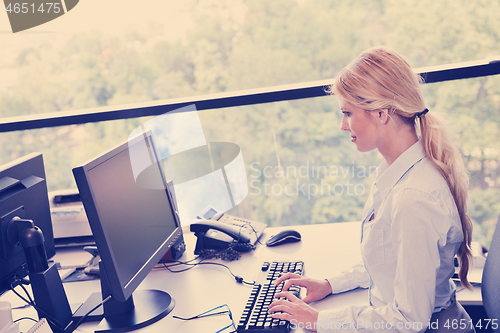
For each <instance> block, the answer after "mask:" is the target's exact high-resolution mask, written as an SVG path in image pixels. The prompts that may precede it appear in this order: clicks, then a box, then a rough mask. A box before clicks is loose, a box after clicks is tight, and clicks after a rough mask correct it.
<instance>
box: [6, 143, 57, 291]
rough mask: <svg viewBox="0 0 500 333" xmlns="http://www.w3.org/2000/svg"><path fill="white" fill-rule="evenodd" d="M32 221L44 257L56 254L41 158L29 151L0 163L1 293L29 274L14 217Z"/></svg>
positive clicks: (38, 154) (39, 155) (40, 155)
mask: <svg viewBox="0 0 500 333" xmlns="http://www.w3.org/2000/svg"><path fill="white" fill-rule="evenodd" d="M16 216H17V217H19V218H21V219H28V220H32V221H33V223H34V224H35V225H36V226H38V227H39V228H40V229H41V230H42V232H43V236H44V239H45V242H44V247H45V252H46V253H47V257H48V258H51V257H53V256H54V254H55V245H54V237H53V231H52V222H51V215H50V208H49V198H48V192H47V183H46V179H45V169H44V164H43V157H42V154H40V153H32V154H30V155H27V156H25V157H22V158H19V159H17V160H15V161H13V162H11V163H8V164H5V165H3V166H0V221H1V227H0V295H1V294H3V293H4V292H5V291H7V290H9V289H10V288H11V285H12V284H13V283H14V284H15V283H16V282H17V281H19V280H20V279H22V278H24V277H25V276H27V275H28V273H29V272H28V264H27V262H26V256H25V253H24V249H23V247H22V246H21V245H20V242H19V233H18V229H17V226H16V224H15V223H14V222H13V218H14V217H16Z"/></svg>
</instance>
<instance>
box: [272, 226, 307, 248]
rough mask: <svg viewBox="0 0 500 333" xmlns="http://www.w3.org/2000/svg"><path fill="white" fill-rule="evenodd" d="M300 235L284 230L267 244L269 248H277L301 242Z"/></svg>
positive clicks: (293, 231)
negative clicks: (277, 246)
mask: <svg viewBox="0 0 500 333" xmlns="http://www.w3.org/2000/svg"><path fill="white" fill-rule="evenodd" d="M300 239H301V237H300V234H299V233H298V232H297V231H295V230H283V231H281V232H279V233H277V234H276V235H274V236H271V238H269V239H268V240H267V242H266V245H267V246H276V245H281V244H286V243H293V242H298V241H300Z"/></svg>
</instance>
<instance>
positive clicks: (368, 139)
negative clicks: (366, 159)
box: [339, 99, 378, 152]
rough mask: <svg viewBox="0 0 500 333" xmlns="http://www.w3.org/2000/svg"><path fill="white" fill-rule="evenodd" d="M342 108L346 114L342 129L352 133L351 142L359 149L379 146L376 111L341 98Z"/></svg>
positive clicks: (362, 150)
mask: <svg viewBox="0 0 500 333" xmlns="http://www.w3.org/2000/svg"><path fill="white" fill-rule="evenodd" d="M339 106H340V110H341V111H342V113H343V114H344V116H343V117H342V124H341V125H340V129H341V130H343V131H348V132H349V133H350V134H351V142H354V143H355V144H356V147H357V148H358V151H360V152H367V151H371V150H373V149H375V148H378V146H377V119H376V117H375V115H376V112H368V111H365V110H363V109H361V108H360V107H357V106H354V105H352V104H351V103H349V102H346V101H343V100H341V99H339Z"/></svg>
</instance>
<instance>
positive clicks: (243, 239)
mask: <svg viewBox="0 0 500 333" xmlns="http://www.w3.org/2000/svg"><path fill="white" fill-rule="evenodd" d="M266 227H267V225H266V224H264V223H261V222H255V221H250V220H245V219H241V218H238V217H235V216H231V215H228V214H224V213H219V214H216V215H214V216H213V217H212V218H211V219H210V220H200V221H196V222H194V223H192V224H191V225H190V230H191V231H193V232H194V233H195V236H196V237H198V241H197V242H196V248H195V251H194V253H195V254H199V253H200V251H201V250H204V249H214V250H223V249H227V248H228V247H229V244H231V243H234V242H238V243H248V244H252V245H254V244H255V243H256V242H257V240H258V239H259V237H260V235H262V232H263V231H264V229H265V228H266Z"/></svg>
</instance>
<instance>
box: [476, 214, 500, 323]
mask: <svg viewBox="0 0 500 333" xmlns="http://www.w3.org/2000/svg"><path fill="white" fill-rule="evenodd" d="M481 295H482V297H483V306H484V310H485V311H486V314H487V316H488V319H492V320H493V319H496V320H495V321H496V322H497V323H499V322H500V216H499V217H498V221H497V225H496V228H495V232H494V234H493V239H492V240H491V245H490V249H489V251H488V256H487V257H486V263H485V264H484V269H483V277H482V282H481ZM492 332H500V328H498V329H492Z"/></svg>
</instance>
